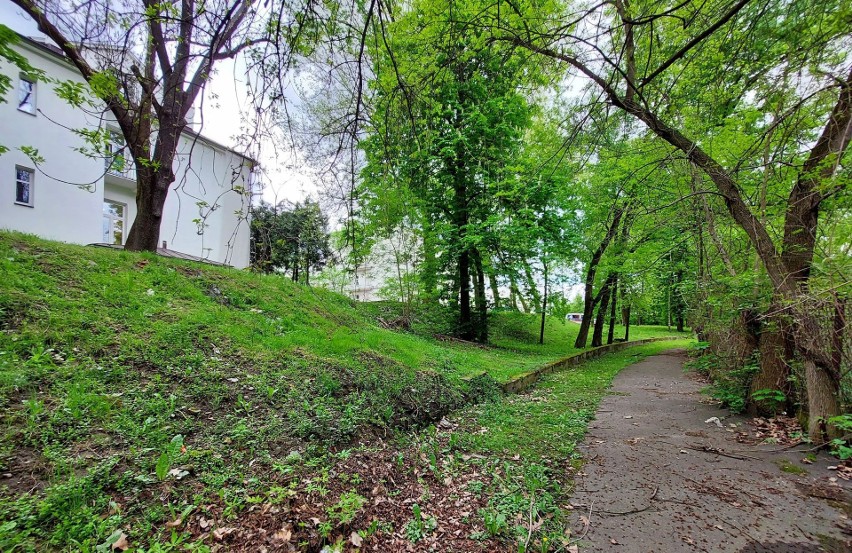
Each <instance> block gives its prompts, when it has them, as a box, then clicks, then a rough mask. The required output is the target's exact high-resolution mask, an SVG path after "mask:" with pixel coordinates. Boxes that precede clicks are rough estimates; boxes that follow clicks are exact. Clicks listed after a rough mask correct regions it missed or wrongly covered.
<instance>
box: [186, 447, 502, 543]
mask: <svg viewBox="0 0 852 553" xmlns="http://www.w3.org/2000/svg"><path fill="white" fill-rule="evenodd" d="M472 461H474V462H471V463H468V464H463V465H460V466H458V467H456V470H453V471H451V472H446V471H434V470H430V469H429V462H428V459H427V458H425V456H424V455H423V454H422V453H421V452H420V451H419V450H418V449H416V448H410V449H407V450H402V451H400V450H396V449H394V448H392V447H386V446H380V448H378V449H375V450H372V451H362V452H357V453H353V454H352V455H351V456H349V457H348V458H346V459H342V460H339V461H337V462H336V463H335V464H334V465H333V466H332V467H331V468H330V469H329V470H328V471H327V472H325V475H324V476H318V475H317V474H316V473H314V474H313V475H312V476H311V477H310V478H302V477H298V476H293V478H292V479H291V480H281V481H280V482H279V483H278V484H279V485H280V490H281V491H279V492H276V493H274V494H272V495H270V496H269V497H267V500H266V501H263V502H258V503H257V504H255V505H252V506H251V507H249V508H248V509H247V511H246V512H244V513H243V514H241V515H240V516H239V517H237V518H236V519H235V520H234V519H229V518H228V517H226V515H225V509H226V507H225V505H224V504H214V505H207V506H205V508H204V510H203V512H198V513H196V514H194V515H192V516H191V517H190V518H189V519H188V520H187V521H186V529H187V530H189V531H190V532H192V534H193V535H194V536H195V537H196V538H200V539H202V540H203V541H205V542H206V543H209V544H210V545H213V546H216V545H218V546H219V547H220V550H221V551H238V552H244V551H245V552H248V551H251V552H257V551H261V550H266V551H269V552H272V551H287V552H290V551H312V552H318V551H320V550H321V549H322V547H323V546H325V545H327V544H334V543H336V542H343V543H344V544H345V550H346V551H374V552H388V551H415V552H417V551H424V552H425V551H454V552H458V553H466V552H486V551H487V552H492V551H493V552H498V551H514V550H516V549H515V548H516V546H515V545H514V544H512V543H504V542H501V541H499V540H497V539H488V538H483V539H473V538H472V537H471V536H472V535H475V534H476V533H477V532H479V533H480V534H482V533H483V530H484V528H483V527H482V523H481V518H480V517H478V516H477V511H478V510H479V509H480V508H483V507H485V506H486V503H487V499H488V498H487V496H485V495H480V494H477V493H474V491H472V490H475V489H477V488H476V486H474V485H472V483H476V484H477V485H487V483H489V482H490V481H491V475H490V474H488V471H485V470H483V469H482V468H481V467H480V465H478V464H477V463H476V462H475V459H474V460H472ZM294 482H297V483H296V484H295V485H294ZM273 488H274V486H273ZM285 489H286V490H287V491H284V490H285ZM347 498H348V499H347ZM353 498H354V499H353ZM345 501H349V502H350V504H352V502H353V501H354V504H356V505H360V507H358V508H357V509H355V511H354V514H353V516H352V517H351V519H348V520H346V521H344V522H341V521H340V516H339V515H338V514H337V513H340V512H341V507H340V506H341V505H342V504H343V502H345ZM415 505H417V506H418V507H419V511H420V517H421V520H423V521H432V520H434V526H432V525H433V523H432V522H425V523H424V527H423V528H421V530H422V531H421V532H419V533H418V531H417V528H416V527H417V524H416V523H412V521H414V520H415V519H416V516H415V507H414V506H415ZM359 530H360V531H361V532H362V535H358V533H357V532H358V531H359ZM353 532H354V533H355V536H356V537H355V538H353ZM359 538H360V540H359ZM354 542H358V543H359V545H360V547H358V548H356V547H355V546H354V545H353V544H354Z"/></svg>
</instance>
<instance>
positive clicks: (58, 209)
mask: <svg viewBox="0 0 852 553" xmlns="http://www.w3.org/2000/svg"><path fill="white" fill-rule="evenodd" d="M16 48H17V49H18V51H20V52H21V53H22V54H24V55H25V56H26V57H27V58H28V59H29V61H30V63H31V64H32V65H33V66H34V67H36V68H37V69H41V70H43V71H45V72H46V73H47V74H48V75H49V76H51V77H55V78H58V79H61V80H74V81H78V82H83V79H82V77H81V76H80V75H79V73H77V72H76V70H75V69H74V68H73V67H72V66H71V65H70V64H68V63H66V62H65V61H63V60H62V59H60V58H58V57H56V56H54V55H53V54H51V53H49V52H45V51H43V50H42V49H41V48H39V47H37V46H34V45H32V44H29V43H26V42H24V43H22V44H20V45H19V46H16ZM0 72H2V73H3V74H5V75H8V76H10V77H12V83H13V88H12V90H10V91H8V92H7V93H6V96H5V98H4V99H5V100H6V102H4V103H0V144H2V145H3V146H6V147H7V148H9V151H8V152H6V153H5V154H2V155H0V228H3V229H11V230H19V231H22V232H28V233H32V234H36V235H39V236H43V237H45V238H49V239H53V240H61V241H64V242H71V243H78V244H90V243H95V242H102V241H103V231H102V220H103V215H102V211H103V201H104V199H108V200H112V201H116V202H119V203H123V204H125V205H126V206H127V209H126V215H125V230H124V237H125V239H126V237H127V233H128V232H129V230H130V226H131V224H132V223H133V220H134V218H135V216H136V206H135V196H136V184H135V181H134V180H132V175H130V177H131V178H124V177H121V176H116V175H112V174H106V175H105V174H104V173H105V171H104V160H102V159H97V158H91V157H88V156H86V155H84V154H82V153H80V152H78V151H75V148H80V147H81V146H83V142H82V140H81V139H80V138H79V137H78V136H77V135H76V134H75V133H74V132H72V131H71V130H70V129H76V128H96V127H97V126H98V125H99V124H103V123H102V122H101V121H100V114H87V113H86V112H85V111H83V110H80V109H75V108H73V107H71V106H69V105H68V104H67V103H66V102H65V101H64V100H62V99H61V98H59V97H58V96H57V95H56V94H55V92H54V91H53V85H51V84H50V83H44V82H39V83H37V85H36V87H37V88H36V107H37V108H38V109H37V112H36V114H35V115H31V114H29V113H25V112H22V111H20V110H18V107H17V105H18V102H17V98H18V91H17V86H18V81H19V73H20V72H19V71H18V69H17V68H15V67H14V66H10V65H8V64H5V65H4V64H2V62H0ZM106 124H107V126H110V127H114V125H110V124H109V123H106ZM20 146H32V147H34V148H37V149H38V151H39V154H40V155H41V156H42V157H43V158H44V160H45V161H44V163H43V164H40V165H39V167H35V166H34V164H33V163H32V162H31V161H30V160H29V159H28V158H27V156H25V155H24V154H23V153H22V152H20V151H19V150H17V148H18V147H20ZM16 166H23V167H27V168H30V169H34V170H35V178H34V184H33V207H27V206H22V205H17V204H15V202H14V200H15V167H16ZM175 174H176V175H177V179H176V181H175V183H174V184H173V185H172V187H171V190H170V191H169V196H168V197H167V200H166V206H165V209H164V214H163V224H162V226H161V229H160V239H161V240H164V241H166V242H167V245H168V248H169V249H172V250H175V251H179V252H182V253H186V254H190V255H195V256H199V257H203V258H207V259H211V260H213V261H217V262H220V263H227V264H229V265H232V266H234V267H239V268H242V267H246V266H248V264H249V226H248V221H247V220H246V214H247V213H248V208H249V203H250V195H249V192H250V182H249V179H250V175H251V166H250V162H249V160H247V159H246V158H244V157H242V156H240V155H238V154H236V153H234V152H232V151H230V150H227V149H226V148H223V147H221V146H218V145H216V144H214V143H212V142H210V141H208V140H206V139H203V138H201V137H196V136H193V135H188V134H187V135H184V137H183V138H182V141H181V144H180V147H179V150H178V158H177V160H176V161H175ZM80 185H86V186H80ZM235 188H236V190H235ZM240 189H242V190H245V193H241V190H240ZM199 202H202V203H203V204H202V205H201V206H199V205H198V203H199Z"/></svg>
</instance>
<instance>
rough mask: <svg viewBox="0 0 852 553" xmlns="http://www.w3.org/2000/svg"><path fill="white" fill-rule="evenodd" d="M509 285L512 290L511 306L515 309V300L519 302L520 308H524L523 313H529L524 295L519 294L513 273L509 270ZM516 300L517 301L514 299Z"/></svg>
mask: <svg viewBox="0 0 852 553" xmlns="http://www.w3.org/2000/svg"><path fill="white" fill-rule="evenodd" d="M509 286H510V290H511V291H512V303H513V307H514V308H515V309H516V310H517V309H518V304H517V301H520V302H521V308H522V309H523V310H524V313H529V312H530V310H529V307H528V306H527V300H526V299H525V298H524V295H523V294H521V291H520V290H519V289H518V281H517V280H516V279H515V273H513V272H509ZM516 300H517V301H516Z"/></svg>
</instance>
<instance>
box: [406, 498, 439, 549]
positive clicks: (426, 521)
mask: <svg viewBox="0 0 852 553" xmlns="http://www.w3.org/2000/svg"><path fill="white" fill-rule="evenodd" d="M411 512H412V514H413V515H414V517H413V518H412V519H411V520H410V521H408V523H406V525H405V528H404V529H403V531H404V532H405V537H406V538H408V541H410V542H411V543H417V542H419V541H420V540H422V539H423V538H425V537H426V536H428V535H429V534H431V533H432V531H433V530H435V528H437V527H438V520H437V519H436V518H435V517H432V516H426V517H424V516H423V513H422V512H421V511H420V505H418V504H417V503H415V504H414V505H412V506H411Z"/></svg>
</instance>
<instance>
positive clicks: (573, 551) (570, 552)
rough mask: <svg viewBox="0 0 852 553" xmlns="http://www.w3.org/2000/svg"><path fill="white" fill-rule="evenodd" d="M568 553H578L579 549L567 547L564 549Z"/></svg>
mask: <svg viewBox="0 0 852 553" xmlns="http://www.w3.org/2000/svg"><path fill="white" fill-rule="evenodd" d="M566 551H567V552H568V553H580V548H579V547H577V546H576V545H569V546H568V549H566Z"/></svg>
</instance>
